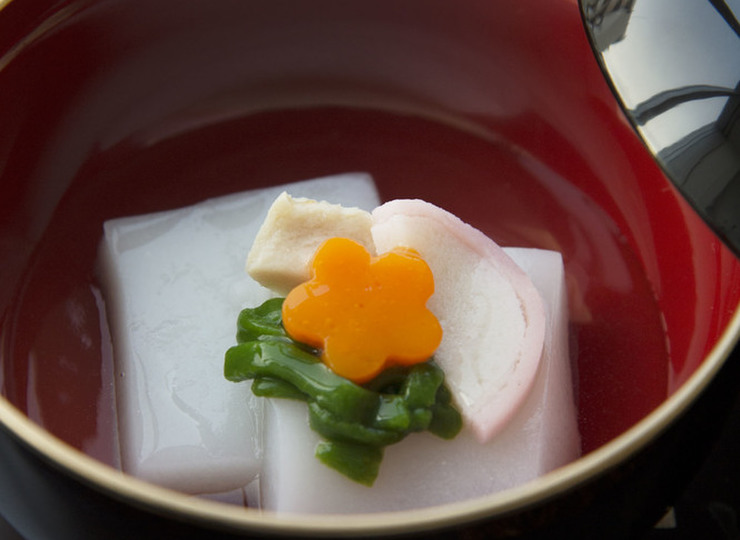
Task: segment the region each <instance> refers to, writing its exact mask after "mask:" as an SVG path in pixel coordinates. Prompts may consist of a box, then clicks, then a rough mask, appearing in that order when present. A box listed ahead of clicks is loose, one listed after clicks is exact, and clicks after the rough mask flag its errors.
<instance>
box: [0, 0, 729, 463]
mask: <svg viewBox="0 0 740 540" xmlns="http://www.w3.org/2000/svg"><path fill="white" fill-rule="evenodd" d="M23 4H24V0H14V1H13V2H11V3H10V4H9V5H8V6H6V7H5V8H4V9H3V10H2V11H0V103H2V106H1V107H0V125H2V126H3V129H2V132H3V133H2V136H0V216H1V217H0V260H2V261H3V263H2V266H1V267H0V283H2V284H3V285H2V288H0V314H2V319H0V324H1V325H2V326H1V331H2V340H1V341H0V346H1V347H2V348H1V349H0V388H1V389H2V396H3V397H4V398H6V399H7V400H8V401H9V402H10V403H11V404H13V405H14V406H15V407H17V408H18V409H20V410H21V411H23V412H24V413H25V414H27V415H28V416H29V417H30V418H31V419H32V420H34V421H35V422H37V423H39V424H40V425H41V426H43V427H44V428H46V429H47V430H49V431H50V432H51V433H52V434H54V435H56V436H58V437H59V438H61V439H63V440H64V441H66V442H67V443H69V444H71V445H72V446H74V447H76V448H79V449H81V450H82V451H84V452H86V453H88V454H90V455H92V456H93V457H96V458H97V459H100V460H101V461H103V462H105V463H108V464H111V465H115V464H116V463H117V441H116V436H115V433H116V426H115V407H114V403H113V378H114V368H113V361H112V357H111V353H110V343H109V341H108V340H107V337H106V336H105V334H104V333H103V332H102V331H101V316H102V312H101V299H100V293H99V288H98V283H97V281H96V278H95V258H96V253H97V247H98V242H99V240H100V238H101V234H102V223H103V221H105V220H106V219H110V218H113V217H118V216H125V215H132V214H139V213H145V212H152V211H157V210H164V209H169V208H176V207H179V206H183V205H187V204H191V203H194V202H197V201H200V200H203V199H205V198H208V197H213V196H217V195H222V194H226V193H231V192H236V191H241V190H246V189H253V188H259V187H263V186H267V185H273V184H280V183H285V182H291V181H296V180H301V179H307V178H312V177H318V176H322V175H328V174H333V173H340V172H347V171H358V170H361V171H367V172H369V173H371V174H372V175H373V176H374V178H375V180H376V182H377V184H378V186H379V189H380V192H381V195H382V197H383V198H384V199H386V200H388V199H393V198H401V197H410V198H422V199H426V200H428V201H430V202H433V203H435V204H437V205H439V206H442V207H444V208H446V209H448V210H450V211H452V212H453V213H455V214H457V215H458V216H460V217H461V218H462V219H463V220H465V221H467V222H469V223H471V224H473V225H475V226H476V227H478V228H480V229H481V230H483V231H484V232H485V233H486V234H488V235H489V236H490V237H491V238H493V239H494V240H496V241H497V242H498V243H499V244H502V245H520V246H532V247H542V248H547V249H556V250H558V251H561V252H562V253H563V256H564V260H565V265H566V272H567V279H568V287H569V302H570V317H571V341H572V354H573V360H574V362H575V366H576V381H575V383H576V386H577V391H578V407H579V425H580V430H581V434H582V437H583V450H584V453H587V452H589V451H591V450H594V449H596V448H598V447H600V446H601V445H603V444H604V443H606V442H608V441H610V440H612V439H613V438H615V437H617V436H619V435H620V434H622V433H623V432H624V431H625V430H627V429H628V428H630V427H631V426H633V425H634V424H635V423H636V422H638V421H639V420H640V419H642V418H644V417H645V416H646V415H648V414H649V413H650V412H651V411H653V410H654V409H655V408H656V407H657V406H658V405H659V404H661V403H662V402H663V401H664V400H665V399H666V398H667V396H669V395H670V394H672V393H673V392H674V391H675V390H676V388H678V387H679V386H680V385H681V384H682V383H683V382H684V381H686V380H687V378H689V377H690V376H691V374H692V373H693V372H694V371H695V370H696V368H697V367H698V366H699V365H700V364H701V362H702V360H703V358H704V357H705V355H706V354H707V352H708V351H709V350H711V349H712V347H713V346H714V345H715V343H716V342H717V340H718V338H719V337H720V336H721V335H722V333H723V331H724V330H725V327H726V326H727V324H728V322H729V321H730V320H731V318H732V317H733V315H734V313H735V310H736V309H737V306H738V302H739V301H740V264H738V261H737V260H736V259H735V258H734V257H733V256H732V255H731V254H730V253H729V252H728V250H727V249H726V248H724V247H723V245H722V244H721V243H720V242H719V241H718V240H717V239H716V238H715V237H714V236H713V235H712V234H711V232H710V231H709V230H708V229H707V228H706V227H705V226H704V225H703V223H702V222H701V221H700V220H699V219H698V218H697V217H696V216H695V214H694V213H693V211H692V210H690V209H689V207H688V206H687V205H686V204H685V203H684V202H683V200H682V199H681V198H680V196H679V195H678V194H677V193H676V192H675V190H673V189H672V188H671V186H670V185H669V184H668V183H667V181H666V180H665V178H664V176H663V174H662V173H661V171H660V169H659V168H658V167H657V166H656V165H655V163H654V162H653V160H652V158H651V157H650V156H649V154H648V153H647V152H646V151H645V149H644V148H643V147H642V145H641V143H640V142H639V141H638V140H637V138H636V137H635V135H634V133H633V132H632V130H631V128H630V126H629V124H628V123H627V122H626V121H625V119H624V118H623V116H622V114H621V112H620V111H619V109H618V107H617V105H616V102H615V101H614V99H613V97H612V96H611V94H610V92H609V89H608V87H607V86H606V84H605V82H604V81H603V77H602V74H601V72H600V71H599V69H598V67H597V66H596V62H595V60H594V58H593V55H592V53H591V51H590V48H589V46H588V43H587V40H586V37H585V34H584V32H583V28H582V25H581V21H580V18H579V16H578V12H577V8H576V7H575V6H574V5H573V3H572V2H564V1H556V2H540V3H538V4H537V8H536V9H527V10H525V9H524V8H520V7H513V8H511V9H508V10H501V9H499V7H498V4H497V3H495V2H466V3H464V4H455V3H450V2H446V1H441V0H403V1H398V0H396V1H394V2H376V1H360V2H343V1H332V0H319V1H315V2H311V3H307V2H300V1H274V0H269V1H268V0H265V1H259V0H258V1H252V2H241V1H229V0H226V1H222V2H218V3H205V2H197V3H196V2H191V3H182V2H177V1H175V0H160V1H158V2H156V3H155V2H147V1H144V0H115V1H101V2H68V3H62V4H58V3H57V4H54V7H53V8H51V7H49V9H47V10H46V11H43V12H42V11H39V12H38V17H36V18H34V17H26V18H23V17H22V16H21V15H20V13H21V10H22V5H23ZM28 5H34V6H35V5H36V4H34V3H33V2H29V3H28ZM525 11H526V13H525ZM18 21H21V22H22V24H19V23H18ZM11 23H12V24H13V29H14V30H13V31H12V32H10V31H9V32H3V31H2V30H3V29H5V28H9V27H10V25H11ZM3 25H4V26H3ZM2 36H6V37H2Z"/></svg>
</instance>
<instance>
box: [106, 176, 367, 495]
mask: <svg viewBox="0 0 740 540" xmlns="http://www.w3.org/2000/svg"><path fill="white" fill-rule="evenodd" d="M284 190H287V191H290V192H291V193H292V194H294V195H296V196H300V197H311V198H314V199H319V200H328V201H330V202H332V203H340V204H343V205H346V206H359V207H362V208H365V209H367V210H370V209H372V208H373V207H375V206H376V205H377V204H378V195H377V192H376V190H375V186H374V184H373V182H372V179H371V178H370V177H369V176H368V175H366V174H361V173H357V174H345V175H337V176H334V177H327V178H322V179H316V180H311V181H305V182H298V183H294V184H287V185H283V186H276V187H273V188H267V189H260V190H254V191H247V192H243V193H239V194H235V195H229V196H225V197H220V198H216V199H211V200H207V201H204V202H202V203H199V204H196V205H194V206H190V207H187V208H181V209H177V210H172V211H166V212H161V213H157V214H149V215H143V216H135V217H127V218H121V219H114V220H111V221H108V222H106V223H105V225H104V239H103V242H102V246H101V252H100V261H99V262H100V268H101V280H102V282H103V283H104V285H105V294H106V311H107V317H108V320H109V324H110V327H111V331H112V336H113V344H114V356H115V363H116V371H117V377H116V392H117V399H118V415H119V436H120V442H121V458H122V466H123V469H124V471H125V472H128V473H130V474H132V475H135V476H138V477H140V478H143V479H145V480H148V481H151V482H153V483H156V484H160V485H162V486H165V487H169V488H172V489H176V490H180V491H183V492H186V493H191V494H222V495H220V496H217V497H222V498H225V499H226V500H231V499H232V498H235V499H237V500H238V499H240V497H241V493H242V490H243V489H244V488H245V486H247V485H248V484H250V482H251V481H252V480H253V479H254V478H255V476H256V475H257V474H258V472H259V470H260V467H261V461H262V448H261V446H262V440H261V436H262V432H261V429H262V412H261V411H262V404H263V400H261V399H258V398H255V397H254V396H253V395H252V392H251V390H250V388H249V385H240V384H234V383H232V382H229V381H227V380H226V379H225V378H224V375H223V362H224V353H225V351H226V350H227V349H228V348H229V347H230V346H232V345H234V344H235V333H236V319H237V316H238V314H239V312H240V310H241V309H243V308H245V307H253V306H256V305H259V304H260V303H261V302H263V301H264V300H265V299H267V298H269V297H270V296H271V294H270V293H269V291H267V290H266V289H264V288H263V287H261V286H259V285H258V284H257V283H256V282H254V281H253V280H251V279H250V278H249V277H248V276H246V275H245V273H244V254H245V253H247V252H248V250H249V248H250V246H251V245H252V242H253V241H254V238H255V235H256V234H257V231H258V229H259V227H260V225H261V224H262V222H263V220H264V218H265V216H266V214H267V211H268V209H269V207H270V205H271V204H272V202H273V201H274V200H275V198H276V197H277V196H278V194H279V193H281V192H282V191H284ZM230 492H231V493H233V494H235V495H234V497H231V496H230V495H229V493H230Z"/></svg>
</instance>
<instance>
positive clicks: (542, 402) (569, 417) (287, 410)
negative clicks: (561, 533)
mask: <svg viewBox="0 0 740 540" xmlns="http://www.w3.org/2000/svg"><path fill="white" fill-rule="evenodd" d="M505 251H506V252H507V254H508V255H509V256H511V257H512V259H514V261H515V262H516V263H517V264H518V265H519V266H520V267H522V269H523V270H524V271H525V272H526V273H527V274H528V275H529V277H530V279H531V280H532V281H533V283H534V285H535V286H536V287H537V290H538V291H539V293H540V295H541V296H542V299H543V301H544V304H545V309H546V320H547V323H546V328H545V340H544V345H543V349H542V358H541V362H540V365H539V369H538V371H537V374H536V377H535V380H534V384H533V385H532V388H531V390H530V391H529V393H528V395H527V398H526V400H525V401H524V403H523V404H522V405H521V406H520V407H519V408H518V409H517V411H516V413H515V414H514V415H513V417H511V418H510V419H509V422H508V423H507V424H506V426H505V427H504V428H503V429H502V430H501V431H500V432H499V433H498V434H497V435H496V436H495V437H494V438H493V439H492V440H490V441H489V442H487V443H485V444H481V443H480V442H479V441H478V439H477V437H476V435H475V433H474V432H473V430H472V429H471V427H470V425H466V426H465V427H464V428H463V430H462V431H461V432H460V434H459V435H458V436H457V437H456V438H455V439H453V440H451V441H446V440H442V439H440V438H438V437H435V436H434V435H431V434H429V433H418V434H412V435H410V436H409V437H407V438H406V439H404V440H403V441H401V442H400V443H398V444H395V445H391V446H389V447H387V448H386V450H385V456H384V458H383V462H382V463H381V465H380V473H379V475H378V478H377V480H376V481H375V484H374V485H373V486H372V487H370V488H368V487H365V486H363V485H360V484H357V483H355V482H352V481H351V480H349V479H347V478H346V477H344V476H342V475H341V474H339V473H337V472H336V471H334V470H333V469H330V468H328V467H326V466H325V465H323V464H322V463H321V462H319V460H318V459H316V457H315V456H314V450H315V448H316V444H317V443H318V442H319V436H318V435H317V434H316V433H315V432H313V431H312V430H311V429H310V428H309V427H308V414H307V412H306V405H305V403H302V402H296V401H292V400H287V399H285V400H282V399H269V400H267V404H266V406H265V460H264V465H263V471H262V473H261V474H260V484H261V485H260V492H261V501H262V507H263V508H264V509H266V510H272V511H279V512H286V513H317V514H333V513H340V514H341V513H364V512H390V511H398V510H405V509H411V508H423V507H428V506H433V505H438V504H445V503H451V502H456V501H462V500H466V499H470V498H475V497H481V496H484V495H488V494H491V493H495V492H498V491H501V490H504V489H507V488H511V487H515V486H518V485H521V484H524V483H525V482H528V481H530V480H533V479H535V478H537V477H539V476H541V475H543V474H546V473H548V472H550V471H552V470H554V469H556V468H557V467H560V466H562V465H565V464H567V463H569V462H570V461H572V460H574V459H576V458H577V457H578V456H579V455H580V437H579V434H578V424H577V411H576V405H575V400H574V396H573V384H572V376H571V369H570V357H569V354H568V315H567V298H566V291H565V281H564V271H563V263H562V258H561V256H560V254H559V253H557V252H554V251H544V250H537V249H522V248H505Z"/></svg>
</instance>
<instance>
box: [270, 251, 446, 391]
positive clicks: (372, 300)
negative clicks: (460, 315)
mask: <svg viewBox="0 0 740 540" xmlns="http://www.w3.org/2000/svg"><path fill="white" fill-rule="evenodd" d="M312 269H313V277H312V278H311V280H310V281H307V282H306V283H303V284H301V285H299V286H298V287H296V288H294V289H293V290H292V291H291V292H290V294H288V296H287V298H286V299H285V302H284V303H283V325H284V326H285V330H286V332H287V333H288V334H289V335H290V336H291V337H292V338H293V339H295V340H296V341H300V342H302V343H306V344H308V345H311V346H313V347H317V348H320V349H322V360H323V361H324V363H326V365H327V366H328V367H330V368H331V369H332V371H334V372H335V373H337V374H338V375H341V376H343V377H345V378H348V379H350V380H352V381H354V382H356V383H363V382H367V381H369V380H371V379H372V378H373V377H375V376H376V375H378V374H379V373H380V372H381V371H382V370H383V369H384V368H385V367H388V366H391V365H411V364H416V363H419V362H424V361H426V360H428V359H429V358H430V357H431V356H432V354H433V353H434V351H435V350H436V349H437V347H438V346H439V343H440V341H441V340H442V328H441V327H440V325H439V322H438V321H437V318H436V317H435V316H434V314H433V313H432V312H431V311H429V310H428V309H427V307H426V302H427V300H428V299H429V297H430V296H431V295H432V293H433V292H434V278H433V276H432V272H431V270H430V269H429V266H427V264H426V263H425V262H424V260H423V259H422V258H421V257H420V256H419V254H418V253H417V252H415V251H413V250H406V249H398V250H394V251H391V252H388V253H385V254H383V255H380V256H378V257H371V256H370V254H369V253H368V252H367V250H366V249H365V248H364V247H363V246H361V245H360V244H358V243H356V242H354V241H352V240H349V239H347V238H331V239H329V240H327V241H325V242H324V243H323V244H322V245H321V246H320V247H319V248H318V249H317V251H316V254H315V255H314V258H313V262H312Z"/></svg>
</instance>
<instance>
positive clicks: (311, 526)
mask: <svg viewBox="0 0 740 540" xmlns="http://www.w3.org/2000/svg"><path fill="white" fill-rule="evenodd" d="M739 337H740V304H739V305H738V306H737V307H736V309H735V312H734V315H733V317H732V319H731V320H730V322H729V324H728V325H727V327H726V328H725V331H724V332H723V334H722V336H721V337H720V339H719V340H718V341H717V343H716V344H715V346H714V347H713V348H712V350H711V351H710V353H709V354H708V355H707V357H706V358H705V359H704V361H703V362H702V364H701V365H700V366H699V367H698V368H697V369H696V371H695V372H694V373H693V374H692V375H691V376H690V377H689V379H688V380H687V381H686V382H685V383H684V384H683V385H682V386H681V387H680V388H679V389H677V390H676V391H675V392H674V393H673V394H672V395H671V396H670V397H669V398H668V399H667V400H666V401H664V402H663V403H662V404H661V405H659V406H658V407H657V408H656V409H655V410H654V411H653V412H651V413H650V414H649V415H648V416H646V417H645V418H644V419H642V420H641V421H640V422H638V423H637V424H635V425H634V426H633V427H631V428H630V429H628V430H627V431H625V432H624V433H623V434H621V435H619V436H618V437H616V438H615V439H613V440H612V441H610V442H608V443H606V444H604V445H603V446H601V447H600V448H598V449H596V450H594V451H593V452H591V453H589V454H587V455H585V456H583V457H581V458H579V459H578V460H576V461H574V462H573V463H571V464H569V465H566V466H564V467H561V468H559V469H557V470H555V471H553V472H551V473H549V474H547V475H545V476H542V477H541V478H538V479H536V480H533V481H531V482H529V483H527V484H525V485H522V486H520V487H516V488H512V489H510V490H506V491H504V492H501V493H497V494H493V495H490V496H486V497H481V498H478V499H474V500H469V501H463V502H459V503H453V504H447V505H443V506H439V507H434V508H428V509H419V510H407V511H403V512H388V513H382V514H347V515H337V516H334V515H332V517H331V519H326V516H320V515H318V516H316V515H287V514H276V513H271V512H266V511H260V510H255V509H245V508H242V507H237V506H232V505H227V504H221V503H217V502H212V501H208V500H204V499H199V498H195V497H190V496H187V495H184V494H181V493H177V492H174V491H170V490H168V489H165V488H161V487H158V486H155V485H152V484H148V483H146V482H143V481H141V480H138V479H136V478H133V477H131V476H128V475H126V474H123V473H122V472H120V471H118V470H116V469H114V468H112V467H109V466H107V465H105V464H103V463H101V462H99V461H97V460H95V459H94V458H92V457H89V456H87V455H85V454H83V453H82V452H80V451H78V450H76V449H74V448H72V447H71V446H69V445H67V444H66V443H65V442H63V441H61V440H60V439H58V438H56V437H55V436H53V435H51V434H50V433H49V432H47V431H45V430H44V429H43V428H42V427H40V426H39V425H37V424H36V423H34V422H33V421H31V420H30V419H29V418H28V417H27V416H25V415H24V414H23V413H22V412H20V411H19V410H18V409H17V408H16V407H14V406H13V405H12V404H11V403H10V402H9V401H8V400H7V399H6V398H5V397H3V396H0V423H2V424H3V425H4V426H6V427H7V428H8V429H9V430H10V432H11V433H13V434H14V435H15V436H16V437H17V438H18V439H20V440H21V441H23V442H24V443H25V444H27V445H28V446H30V447H31V448H33V449H34V450H35V451H36V452H38V453H39V454H41V455H43V456H45V457H46V458H47V459H49V460H51V461H52V462H54V463H56V464H58V465H60V466H61V467H62V468H63V469H65V470H66V471H68V472H70V473H72V474H73V475H74V476H76V477H78V478H79V479H81V480H82V481H83V482H86V483H88V484H91V485H93V486H97V487H98V488H102V490H103V491H105V492H108V493H109V494H111V495H112V496H113V497H115V498H118V499H123V500H124V501H128V502H132V503H134V504H135V505H136V506H140V507H141V506H144V507H148V508H149V509H151V510H152V511H154V512H155V513H157V514H165V515H169V516H171V517H173V518H175V519H184V520H190V521H192V520H196V521H202V522H211V523H214V524H216V526H217V527H218V528H227V529H234V530H243V531H250V532H261V533H267V532H281V533H286V534H291V533H292V534H312V535H317V534H321V535H328V536H331V535H348V534H349V535H351V534H365V535H366V534H391V533H402V532H411V531H421V530H429V529H433V528H440V527H448V526H454V525H458V524H461V523H463V522H470V521H473V520H477V519H482V518H487V517H489V518H490V517H494V516H500V515H503V514H506V513H508V512H511V511H512V510H515V509H517V508H525V507H527V506H529V505H531V504H533V503H535V502H537V501H539V500H542V499H543V498H550V497H554V496H556V495H558V494H561V493H563V492H565V491H567V490H569V489H571V488H573V487H575V486H578V485H579V484H581V483H583V482H585V481H586V480H587V479H588V478H590V477H594V476H596V475H597V474H599V473H601V472H603V471H605V470H607V469H609V468H611V467H613V466H615V465H617V464H619V463H620V462H622V461H624V460H625V459H626V458H628V457H629V456H630V455H632V454H633V453H635V452H636V451H638V450H639V449H640V448H642V447H644V446H645V445H646V444H647V443H648V442H649V441H650V440H651V439H653V438H654V437H655V436H656V435H658V434H659V433H660V432H661V431H663V430H664V429H665V428H666V427H668V426H669V425H670V424H671V422H672V421H673V420H674V419H676V418H677V417H678V416H679V415H681V414H682V413H683V412H684V411H685V410H687V408H688V407H689V405H690V404H691V403H692V402H693V401H694V400H695V399H696V398H697V397H698V396H699V394H700V393H701V392H702V391H703V390H704V388H705V387H706V386H707V385H708V384H709V382H710V381H711V380H712V379H713V377H714V376H715V375H716V374H717V372H718V371H719V370H720V368H721V367H722V366H723V364H724V362H725V361H726V360H727V358H728V357H729V356H730V353H731V352H732V350H733V348H734V347H735V345H736V344H737V342H738V338H739Z"/></svg>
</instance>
